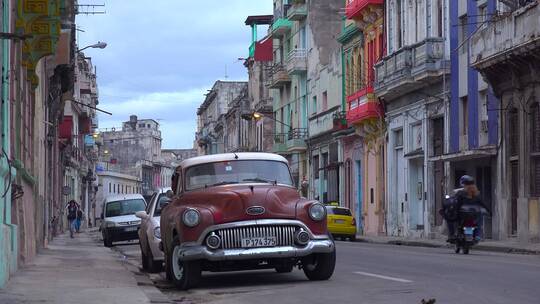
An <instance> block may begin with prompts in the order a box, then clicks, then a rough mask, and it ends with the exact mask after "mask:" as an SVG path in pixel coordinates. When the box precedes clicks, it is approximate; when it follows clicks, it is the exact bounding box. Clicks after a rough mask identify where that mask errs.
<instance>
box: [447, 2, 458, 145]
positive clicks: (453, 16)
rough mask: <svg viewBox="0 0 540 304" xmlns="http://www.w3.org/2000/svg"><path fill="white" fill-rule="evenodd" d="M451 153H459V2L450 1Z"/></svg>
mask: <svg viewBox="0 0 540 304" xmlns="http://www.w3.org/2000/svg"><path fill="white" fill-rule="evenodd" d="M449 2H450V27H449V28H450V52H451V53H450V122H449V123H450V152H457V151H459V97H458V96H459V50H457V47H458V45H459V40H458V39H459V37H458V35H459V28H458V27H457V26H455V25H457V24H458V23H459V22H458V1H456V0H450V1H449Z"/></svg>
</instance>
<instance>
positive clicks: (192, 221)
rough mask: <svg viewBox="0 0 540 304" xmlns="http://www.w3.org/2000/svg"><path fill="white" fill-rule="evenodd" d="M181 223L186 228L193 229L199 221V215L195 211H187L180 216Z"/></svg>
mask: <svg viewBox="0 0 540 304" xmlns="http://www.w3.org/2000/svg"><path fill="white" fill-rule="evenodd" d="M182 221H183V222H184V225H186V226H188V227H195V226H197V225H199V222H200V221H201V214H200V213H199V211H197V209H187V210H186V211H184V215H182Z"/></svg>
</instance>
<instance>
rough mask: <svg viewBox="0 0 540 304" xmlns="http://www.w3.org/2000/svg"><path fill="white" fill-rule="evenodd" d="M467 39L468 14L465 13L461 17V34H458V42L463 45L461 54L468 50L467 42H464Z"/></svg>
mask: <svg viewBox="0 0 540 304" xmlns="http://www.w3.org/2000/svg"><path fill="white" fill-rule="evenodd" d="M465 39H467V15H466V14H465V15H463V16H461V17H459V34H458V42H459V45H460V46H461V48H460V50H459V52H460V54H465V52H466V51H467V49H468V47H467V43H463V41H465Z"/></svg>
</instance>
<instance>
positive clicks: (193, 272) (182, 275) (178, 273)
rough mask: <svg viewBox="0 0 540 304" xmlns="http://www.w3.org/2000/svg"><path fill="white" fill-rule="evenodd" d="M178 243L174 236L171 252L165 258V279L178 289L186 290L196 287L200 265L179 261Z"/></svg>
mask: <svg viewBox="0 0 540 304" xmlns="http://www.w3.org/2000/svg"><path fill="white" fill-rule="evenodd" d="M180 249H181V248H180V241H179V240H178V236H175V237H174V239H173V242H172V244H171V251H170V252H168V254H167V255H166V256H167V257H166V258H167V267H166V268H167V272H168V273H167V277H168V278H170V280H171V281H172V283H173V284H174V285H175V286H176V287H177V288H179V289H182V290H186V289H189V288H191V287H195V286H197V284H198V283H199V280H200V278H201V264H200V262H198V261H190V262H184V261H181V260H180Z"/></svg>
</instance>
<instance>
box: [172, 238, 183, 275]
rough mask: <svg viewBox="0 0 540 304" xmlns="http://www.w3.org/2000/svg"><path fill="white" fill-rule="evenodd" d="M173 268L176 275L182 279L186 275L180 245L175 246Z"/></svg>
mask: <svg viewBox="0 0 540 304" xmlns="http://www.w3.org/2000/svg"><path fill="white" fill-rule="evenodd" d="M172 268H173V274H174V277H175V278H176V279H177V280H181V279H182V278H183V277H184V266H183V264H182V262H181V261H180V246H176V247H174V250H173V255H172Z"/></svg>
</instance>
